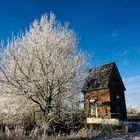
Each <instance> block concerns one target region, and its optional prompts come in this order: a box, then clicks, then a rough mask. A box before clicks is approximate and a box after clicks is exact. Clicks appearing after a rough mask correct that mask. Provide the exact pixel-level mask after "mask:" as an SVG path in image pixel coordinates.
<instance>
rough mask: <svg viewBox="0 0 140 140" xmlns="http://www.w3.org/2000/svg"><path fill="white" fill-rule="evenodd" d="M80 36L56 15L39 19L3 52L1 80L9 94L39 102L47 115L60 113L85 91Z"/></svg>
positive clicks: (0, 68)
mask: <svg viewBox="0 0 140 140" xmlns="http://www.w3.org/2000/svg"><path fill="white" fill-rule="evenodd" d="M77 45H78V39H77V36H76V34H75V33H74V31H73V30H71V29H69V28H68V25H67V24H65V25H62V24H61V23H60V22H58V21H56V18H55V15H54V14H50V16H49V17H48V16H47V15H44V16H42V17H41V20H40V21H38V20H35V21H34V22H33V24H32V25H31V26H30V28H29V30H28V31H26V33H25V34H22V35H20V36H17V37H13V39H12V41H10V42H9V43H8V45H7V47H6V49H5V50H4V51H3V52H1V55H0V56H1V58H0V62H1V63H0V84H1V86H2V87H3V92H5V93H6V94H8V93H9V94H12V95H17V96H18V97H21V98H22V97H23V98H24V100H25V99H26V100H27V101H28V102H30V103H31V104H32V103H33V104H35V105H36V106H37V108H38V111H40V112H42V115H43V116H48V115H50V114H51V116H52V115H60V112H62V111H64V110H65V109H66V107H67V106H69V104H70V102H73V101H74V98H75V96H74V95H76V94H77V93H79V92H80V91H81V87H82V85H83V79H84V78H85V75H86V71H85V70H86V66H87V65H86V55H85V54H84V53H82V52H81V51H78V49H77Z"/></svg>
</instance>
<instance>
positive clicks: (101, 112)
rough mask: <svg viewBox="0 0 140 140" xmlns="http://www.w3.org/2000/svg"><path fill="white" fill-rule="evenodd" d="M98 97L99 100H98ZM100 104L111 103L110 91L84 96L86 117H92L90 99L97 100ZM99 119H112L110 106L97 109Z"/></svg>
mask: <svg viewBox="0 0 140 140" xmlns="http://www.w3.org/2000/svg"><path fill="white" fill-rule="evenodd" d="M97 97H98V98H97ZM96 98H97V101H98V102H99V103H101V102H110V90H109V89H100V90H96V91H91V92H86V93H85V94H84V109H85V115H86V116H87V117H88V116H90V99H96ZM97 112H98V117H101V118H102V117H105V116H108V117H111V115H110V106H101V105H98V107H97Z"/></svg>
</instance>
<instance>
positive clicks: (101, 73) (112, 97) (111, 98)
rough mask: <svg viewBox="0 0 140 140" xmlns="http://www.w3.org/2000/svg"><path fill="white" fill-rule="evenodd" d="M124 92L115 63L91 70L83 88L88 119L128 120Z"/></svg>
mask: <svg viewBox="0 0 140 140" xmlns="http://www.w3.org/2000/svg"><path fill="white" fill-rule="evenodd" d="M124 91H125V86H124V84H123V81H122V79H121V76H120V74H119V71H118V69H117V66H116V64H115V62H112V63H108V64H105V65H102V66H100V67H97V68H93V69H91V70H90V71H89V74H88V76H87V78H86V80H85V83H84V86H83V93H84V109H85V115H86V117H95V118H118V119H122V120H123V119H126V118H127V113H126V104H125V96H124Z"/></svg>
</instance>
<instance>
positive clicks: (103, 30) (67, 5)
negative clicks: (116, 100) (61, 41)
mask: <svg viewBox="0 0 140 140" xmlns="http://www.w3.org/2000/svg"><path fill="white" fill-rule="evenodd" d="M50 11H52V12H53V13H55V14H56V17H57V19H58V20H60V21H61V22H62V23H63V22H64V21H66V22H69V23H70V28H72V29H74V30H75V32H76V33H77V34H78V36H79V39H80V44H79V47H80V48H81V49H82V50H83V51H85V52H87V53H88V54H90V55H91V56H92V59H91V62H90V65H91V67H93V66H98V65H100V64H104V63H108V62H110V61H115V62H116V63H117V66H118V68H119V71H120V74H121V76H122V78H123V81H124V83H125V86H126V89H127V91H126V101H127V105H137V106H140V0H0V40H4V41H6V40H7V38H8V37H9V38H10V37H11V34H12V32H14V34H16V33H17V32H19V31H20V30H21V31H23V32H24V31H25V28H28V27H29V25H30V24H31V23H32V22H33V20H34V19H40V17H41V15H42V14H45V13H49V12H50Z"/></svg>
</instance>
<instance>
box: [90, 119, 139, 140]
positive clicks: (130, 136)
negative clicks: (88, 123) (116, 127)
mask: <svg viewBox="0 0 140 140" xmlns="http://www.w3.org/2000/svg"><path fill="white" fill-rule="evenodd" d="M128 126H129V131H128V132H122V131H120V132H119V131H117V132H114V133H113V134H111V135H105V136H99V137H96V138H93V139H91V140H140V122H129V123H128Z"/></svg>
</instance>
